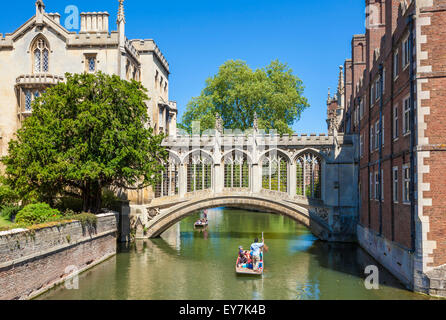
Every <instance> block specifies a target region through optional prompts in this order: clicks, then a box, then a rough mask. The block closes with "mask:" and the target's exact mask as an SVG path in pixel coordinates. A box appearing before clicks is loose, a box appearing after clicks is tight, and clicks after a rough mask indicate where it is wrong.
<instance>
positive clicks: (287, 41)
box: [0, 0, 365, 133]
mask: <svg viewBox="0 0 446 320" xmlns="http://www.w3.org/2000/svg"><path fill="white" fill-rule="evenodd" d="M364 2H365V1H363V0H342V1H333V0H318V1H311V0H277V1H271V0H268V1H267V0H237V1H235V0H212V1H211V0H191V1H184V0H182V1H179V0H163V1H136V0H126V1H125V13H126V21H127V26H126V28H127V29H126V33H127V37H128V38H137V39H139V38H146V39H155V41H156V42H157V44H158V46H159V47H160V49H161V50H162V52H163V53H164V55H165V56H166V58H167V60H168V61H169V64H170V68H171V73H172V74H171V78H170V98H171V100H176V101H177V102H178V106H179V111H180V116H181V114H182V112H183V111H184V109H185V106H186V104H187V102H188V101H189V100H190V98H191V97H193V96H197V95H199V94H200V92H201V90H202V88H203V86H204V81H205V79H206V78H207V77H209V76H211V75H213V74H215V73H216V72H217V70H218V67H219V66H220V65H221V64H222V63H224V62H225V61H226V60H229V59H242V60H244V61H246V62H247V63H248V64H249V65H250V66H251V67H252V68H259V67H263V66H265V65H267V64H269V63H270V62H271V60H274V59H279V60H280V61H281V62H286V63H288V64H289V66H290V67H291V68H292V69H293V71H294V73H295V74H296V75H297V76H299V77H300V78H301V79H302V80H303V82H304V85H305V87H306V89H305V96H306V97H307V98H308V100H309V102H310V104H311V107H310V108H309V109H307V110H306V111H305V112H304V114H303V117H302V119H301V120H300V121H299V122H297V123H296V124H295V125H294V127H293V128H294V129H295V130H296V132H298V133H323V132H326V123H325V118H326V105H325V101H326V98H327V88H328V87H331V88H332V92H334V91H335V89H336V87H337V75H338V70H339V69H338V67H339V65H340V64H343V62H344V60H345V58H349V57H350V41H351V37H352V35H353V34H358V33H363V32H364V16H365V13H364V12H365V4H364ZM34 3H35V0H21V1H13V2H7V4H5V5H4V6H3V10H2V12H1V14H0V33H3V34H4V33H8V32H12V31H14V30H15V29H16V28H18V27H19V26H20V25H21V24H22V23H24V22H25V21H26V20H27V19H29V18H30V17H31V16H33V15H34V14H35V6H34ZM44 3H45V5H46V11H47V12H59V13H60V14H61V15H62V18H61V21H64V20H65V18H66V14H65V13H64V11H65V7H66V6H68V5H76V6H77V7H78V8H79V10H80V12H87V11H90V12H91V11H108V12H109V13H110V29H111V30H116V15H117V8H118V0H107V1H105V0H95V1H91V0H88V1H87V0H76V1H75V0H69V1H68V0H44Z"/></svg>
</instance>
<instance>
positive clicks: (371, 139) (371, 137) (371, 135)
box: [369, 126, 374, 152]
mask: <svg viewBox="0 0 446 320" xmlns="http://www.w3.org/2000/svg"><path fill="white" fill-rule="evenodd" d="M373 138H374V136H373V126H371V127H370V145H369V149H370V152H372V151H373V146H374V144H373V143H374V142H373V141H374V140H373Z"/></svg>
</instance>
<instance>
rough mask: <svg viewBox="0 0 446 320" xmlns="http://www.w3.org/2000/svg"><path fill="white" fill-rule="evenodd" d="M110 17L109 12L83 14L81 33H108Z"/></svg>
mask: <svg viewBox="0 0 446 320" xmlns="http://www.w3.org/2000/svg"><path fill="white" fill-rule="evenodd" d="M108 17H109V14H108V12H82V13H81V30H80V32H83V33H96V32H98V33H108Z"/></svg>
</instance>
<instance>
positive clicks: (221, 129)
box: [215, 113, 223, 134]
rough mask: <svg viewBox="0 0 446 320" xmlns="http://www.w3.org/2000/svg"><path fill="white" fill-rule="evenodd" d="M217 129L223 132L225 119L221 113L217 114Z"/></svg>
mask: <svg viewBox="0 0 446 320" xmlns="http://www.w3.org/2000/svg"><path fill="white" fill-rule="evenodd" d="M215 129H216V130H217V132H219V133H221V134H223V119H222V118H221V116H220V114H219V113H217V114H216V115H215Z"/></svg>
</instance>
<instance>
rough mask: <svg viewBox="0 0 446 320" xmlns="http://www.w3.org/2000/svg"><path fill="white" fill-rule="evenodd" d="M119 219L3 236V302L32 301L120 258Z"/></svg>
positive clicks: (0, 278)
mask: <svg viewBox="0 0 446 320" xmlns="http://www.w3.org/2000/svg"><path fill="white" fill-rule="evenodd" d="M117 227H118V215H117V214H115V213H107V214H102V215H98V221H97V225H96V227H92V226H83V225H82V224H81V223H80V222H78V221H74V222H70V223H67V224H64V225H59V226H53V227H47V228H43V229H39V230H35V231H34V230H33V231H30V230H23V229H19V230H12V231H8V232H0V299H1V300H11V299H31V298H33V297H35V296H37V295H39V294H41V293H42V292H44V291H46V290H48V289H50V288H51V287H53V286H55V285H57V284H60V283H62V282H64V281H66V280H67V279H69V278H71V277H72V276H74V275H76V274H78V273H80V272H82V271H85V270H87V269H89V268H91V267H93V266H94V265H96V264H98V263H100V262H102V261H104V260H106V259H108V258H110V257H111V256H113V255H115V254H116V244H117V239H116V237H117Z"/></svg>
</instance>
